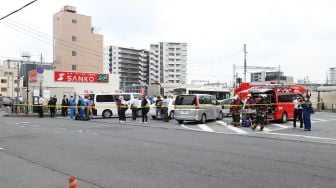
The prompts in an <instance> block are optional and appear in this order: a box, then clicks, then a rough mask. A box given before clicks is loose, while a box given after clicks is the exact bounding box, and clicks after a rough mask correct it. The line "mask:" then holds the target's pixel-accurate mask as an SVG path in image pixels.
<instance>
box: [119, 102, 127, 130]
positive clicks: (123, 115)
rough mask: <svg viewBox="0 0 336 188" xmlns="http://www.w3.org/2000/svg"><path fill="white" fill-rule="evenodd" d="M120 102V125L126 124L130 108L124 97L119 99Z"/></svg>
mask: <svg viewBox="0 0 336 188" xmlns="http://www.w3.org/2000/svg"><path fill="white" fill-rule="evenodd" d="M119 100H120V117H119V120H120V123H125V121H126V110H127V109H128V106H127V104H126V101H125V100H124V97H123V96H120V97H119Z"/></svg>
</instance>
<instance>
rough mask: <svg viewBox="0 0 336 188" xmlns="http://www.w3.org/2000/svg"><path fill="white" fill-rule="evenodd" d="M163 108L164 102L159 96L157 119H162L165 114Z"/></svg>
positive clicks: (156, 105) (156, 103) (156, 102)
mask: <svg viewBox="0 0 336 188" xmlns="http://www.w3.org/2000/svg"><path fill="white" fill-rule="evenodd" d="M162 106H163V100H162V99H161V96H157V99H156V101H155V107H156V112H155V114H156V118H159V117H160V118H162V114H163V110H162Z"/></svg>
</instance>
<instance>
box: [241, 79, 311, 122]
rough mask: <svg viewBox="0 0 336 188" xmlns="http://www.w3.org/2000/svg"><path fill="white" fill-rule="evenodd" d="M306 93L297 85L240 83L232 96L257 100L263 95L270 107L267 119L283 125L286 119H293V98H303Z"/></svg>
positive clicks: (303, 88) (305, 90)
mask: <svg viewBox="0 0 336 188" xmlns="http://www.w3.org/2000/svg"><path fill="white" fill-rule="evenodd" d="M307 92H308V90H307V89H306V88H305V87H303V86H301V85H297V84H287V85H286V84H251V83H242V84H241V86H240V87H238V88H236V89H235V90H234V95H237V96H239V97H240V98H241V99H244V98H247V96H248V94H249V95H250V96H251V97H252V98H258V97H259V96H260V95H261V94H263V95H264V96H266V101H268V102H267V103H268V104H269V106H270V109H269V112H268V119H269V120H280V121H281V122H283V123H285V122H286V121H287V120H288V119H293V118H294V103H293V99H294V97H296V96H297V95H300V96H301V97H303V95H304V94H305V93H306V94H307Z"/></svg>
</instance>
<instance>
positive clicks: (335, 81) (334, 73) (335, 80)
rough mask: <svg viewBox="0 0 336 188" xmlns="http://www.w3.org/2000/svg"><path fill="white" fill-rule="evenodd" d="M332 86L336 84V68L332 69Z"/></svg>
mask: <svg viewBox="0 0 336 188" xmlns="http://www.w3.org/2000/svg"><path fill="white" fill-rule="evenodd" d="M329 70H330V84H336V67H331V68H330V69H329Z"/></svg>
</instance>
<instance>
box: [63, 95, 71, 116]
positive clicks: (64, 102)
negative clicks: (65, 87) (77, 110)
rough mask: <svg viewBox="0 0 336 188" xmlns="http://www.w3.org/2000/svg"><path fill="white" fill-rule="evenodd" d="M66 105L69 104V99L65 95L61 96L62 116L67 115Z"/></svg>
mask: <svg viewBox="0 0 336 188" xmlns="http://www.w3.org/2000/svg"><path fill="white" fill-rule="evenodd" d="M68 106H69V99H68V98H67V96H66V95H64V96H63V99H62V116H63V117H66V116H67V115H68Z"/></svg>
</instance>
